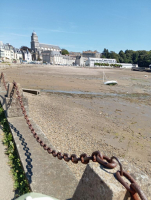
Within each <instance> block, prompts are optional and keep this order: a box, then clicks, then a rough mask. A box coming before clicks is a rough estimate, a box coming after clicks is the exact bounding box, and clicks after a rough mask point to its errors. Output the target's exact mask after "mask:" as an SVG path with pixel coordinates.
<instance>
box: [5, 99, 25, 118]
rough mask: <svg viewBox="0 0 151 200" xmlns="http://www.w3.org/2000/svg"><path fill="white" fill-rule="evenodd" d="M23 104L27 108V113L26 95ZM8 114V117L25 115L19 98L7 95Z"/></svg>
mask: <svg viewBox="0 0 151 200" xmlns="http://www.w3.org/2000/svg"><path fill="white" fill-rule="evenodd" d="M22 101H23V105H24V107H25V109H26V113H27V114H28V99H27V98H26V97H22ZM5 104H6V105H5V107H6V114H7V117H9V118H10V117H21V116H23V113H22V110H21V106H20V103H19V100H18V99H17V98H8V97H6V101H5Z"/></svg>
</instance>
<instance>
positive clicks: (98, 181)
mask: <svg viewBox="0 0 151 200" xmlns="http://www.w3.org/2000/svg"><path fill="white" fill-rule="evenodd" d="M128 165H129V168H130V169H131V173H130V175H131V176H132V177H133V178H134V179H135V180H136V182H137V183H138V185H139V186H140V187H141V189H143V191H144V193H145V195H146V196H147V197H148V199H150V193H151V192H149V191H150V189H151V181H150V179H149V177H148V176H147V175H144V173H143V172H141V170H139V169H136V167H134V166H131V164H128ZM117 170H118V167H116V168H115V169H106V168H103V167H102V166H101V165H100V164H98V163H90V164H88V165H87V167H86V169H85V171H84V174H83V176H82V178H81V180H80V182H79V184H78V186H77V188H76V191H75V193H74V195H73V198H72V200H77V199H78V200H92V199H93V200H117V199H118V200H130V199H131V197H130V194H129V192H128V191H127V190H126V189H125V188H124V187H123V186H122V185H121V183H120V182H119V181H118V180H117V179H116V177H115V173H116V171H117ZM138 171H139V174H138V173H137V175H136V174H135V172H138ZM132 172H133V173H132ZM123 179H124V180H125V181H126V182H127V183H128V184H130V183H129V181H128V180H127V179H125V178H123ZM142 183H143V188H142Z"/></svg>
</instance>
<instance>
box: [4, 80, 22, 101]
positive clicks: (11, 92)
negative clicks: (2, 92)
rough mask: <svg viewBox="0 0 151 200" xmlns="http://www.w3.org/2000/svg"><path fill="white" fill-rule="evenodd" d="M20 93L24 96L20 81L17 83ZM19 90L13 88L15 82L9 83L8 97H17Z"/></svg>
mask: <svg viewBox="0 0 151 200" xmlns="http://www.w3.org/2000/svg"><path fill="white" fill-rule="evenodd" d="M17 86H18V90H19V94H20V96H21V97H22V96H23V90H22V88H21V86H20V84H19V83H17ZM16 92H17V91H16V90H15V89H14V88H13V83H9V84H8V90H7V97H8V98H17V93H16Z"/></svg>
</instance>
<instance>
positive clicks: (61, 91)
mask: <svg viewBox="0 0 151 200" xmlns="http://www.w3.org/2000/svg"><path fill="white" fill-rule="evenodd" d="M41 92H47V93H56V94H58V93H60V94H86V95H97V96H102V95H106V96H121V95H120V94H115V93H104V92H84V91H64V90H41Z"/></svg>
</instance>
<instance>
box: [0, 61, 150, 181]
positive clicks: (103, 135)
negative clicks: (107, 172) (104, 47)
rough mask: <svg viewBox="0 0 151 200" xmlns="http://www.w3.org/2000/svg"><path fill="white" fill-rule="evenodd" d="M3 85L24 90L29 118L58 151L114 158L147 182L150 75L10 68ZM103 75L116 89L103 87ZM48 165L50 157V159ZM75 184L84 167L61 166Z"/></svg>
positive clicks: (50, 67) (47, 68) (54, 68)
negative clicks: (36, 91)
mask: <svg viewBox="0 0 151 200" xmlns="http://www.w3.org/2000/svg"><path fill="white" fill-rule="evenodd" d="M2 71H3V72H5V73H6V76H7V79H8V80H9V81H10V82H11V81H12V80H15V81H17V82H18V83H20V84H21V86H22V87H24V88H33V89H42V90H47V91H42V92H41V95H39V96H35V95H31V94H27V93H24V94H25V95H26V96H27V97H28V101H29V113H30V116H31V117H32V118H33V119H34V121H35V122H36V123H37V124H38V125H39V126H40V127H41V129H42V130H43V132H44V133H45V134H46V136H47V137H48V138H49V140H50V141H51V143H52V145H53V146H54V147H55V148H56V149H57V150H59V151H61V152H64V153H68V154H73V153H74V154H77V155H80V154H81V153H87V155H91V153H92V152H93V151H95V150H100V151H101V152H102V153H103V154H104V155H107V156H112V155H114V156H117V157H118V158H122V159H125V160H127V161H129V162H131V163H134V164H135V165H137V166H138V168H140V169H141V170H142V171H144V172H146V173H147V174H148V175H149V176H151V123H150V121H151V101H150V100H151V74H150V73H148V74H147V76H146V72H135V71H130V70H124V69H122V70H120V69H104V70H102V69H88V68H74V67H62V66H61V67H60V66H46V67H40V66H35V67H29V66H25V65H24V66H23V67H20V68H17V67H16V68H13V69H12V68H10V69H6V70H2ZM103 71H105V73H106V76H107V78H108V79H109V80H117V81H118V85H115V86H106V85H104V84H103V81H102V80H103V74H102V73H103ZM50 159H51V156H50ZM67 164H68V165H69V166H70V169H71V170H72V171H73V173H74V174H75V176H76V177H77V179H80V178H81V175H82V173H83V171H84V169H85V165H83V164H81V163H79V164H77V165H75V164H73V163H71V162H69V163H67Z"/></svg>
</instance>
